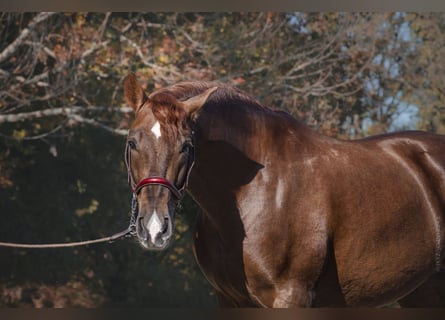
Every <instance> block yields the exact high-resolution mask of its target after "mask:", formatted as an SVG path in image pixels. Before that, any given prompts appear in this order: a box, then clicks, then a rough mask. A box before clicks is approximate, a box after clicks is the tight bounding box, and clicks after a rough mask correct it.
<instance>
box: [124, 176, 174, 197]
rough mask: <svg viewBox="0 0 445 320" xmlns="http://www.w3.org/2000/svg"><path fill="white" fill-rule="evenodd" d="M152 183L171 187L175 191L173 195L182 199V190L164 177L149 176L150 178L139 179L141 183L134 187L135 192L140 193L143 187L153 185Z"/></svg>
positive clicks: (172, 191)
mask: <svg viewBox="0 0 445 320" xmlns="http://www.w3.org/2000/svg"><path fill="white" fill-rule="evenodd" d="M152 184H154V185H160V186H163V187H166V188H167V189H169V190H170V191H171V193H173V195H174V196H175V197H176V198H177V199H178V200H181V199H182V193H181V191H179V190H178V189H177V188H176V187H175V186H174V185H173V184H172V183H171V182H170V181H168V180H167V179H165V178H162V177H148V178H144V179H142V180H141V181H139V183H138V184H137V185H136V187H135V188H134V189H133V193H135V194H138V193H139V191H141V189H142V188H143V187H146V186H148V185H152Z"/></svg>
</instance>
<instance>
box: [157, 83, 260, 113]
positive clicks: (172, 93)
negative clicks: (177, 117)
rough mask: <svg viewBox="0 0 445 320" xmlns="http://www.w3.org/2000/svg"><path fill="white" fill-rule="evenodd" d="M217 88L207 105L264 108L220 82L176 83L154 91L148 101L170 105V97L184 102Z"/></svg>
mask: <svg viewBox="0 0 445 320" xmlns="http://www.w3.org/2000/svg"><path fill="white" fill-rule="evenodd" d="M215 86H217V87H218V90H216V91H215V92H214V93H213V94H212V95H210V97H209V99H208V102H209V103H216V104H217V103H220V102H225V103H227V102H231V103H235V104H236V105H244V106H251V107H258V108H260V109H264V107H263V106H262V105H261V104H260V103H259V102H258V101H257V100H256V99H255V98H253V97H252V96H250V95H249V94H247V93H245V92H244V91H241V90H240V89H238V88H235V87H232V86H229V85H227V84H224V83H220V82H203V81H185V82H180V83H177V84H175V85H173V86H170V87H165V88H161V89H158V90H156V91H154V92H153V93H152V94H151V95H150V99H151V100H153V101H156V102H158V103H161V104H162V103H164V104H171V102H172V97H174V98H175V99H177V100H180V101H184V100H187V99H189V98H191V97H193V96H196V95H198V94H200V93H202V92H204V91H205V90H207V89H209V88H212V87H215Z"/></svg>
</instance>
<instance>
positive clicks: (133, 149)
mask: <svg viewBox="0 0 445 320" xmlns="http://www.w3.org/2000/svg"><path fill="white" fill-rule="evenodd" d="M215 89H216V87H214V88H210V89H207V90H206V91H204V92H203V93H201V94H199V95H197V96H194V97H191V98H189V99H187V100H185V101H179V100H177V99H176V98H175V97H173V96H172V95H171V94H168V93H160V94H156V95H154V96H153V97H152V96H150V97H148V96H146V95H145V93H144V91H143V89H142V87H141V85H140V84H139V83H138V81H137V80H136V77H135V75H134V74H129V75H128V76H127V77H126V79H125V83H124V91H125V98H126V100H127V103H128V104H129V105H130V106H131V107H132V108H133V109H134V111H135V120H134V122H133V124H132V126H131V128H130V131H129V134H128V138H127V147H126V155H125V157H126V162H127V168H128V176H129V181H130V184H131V187H132V188H133V192H134V194H135V196H136V197H137V204H138V209H137V210H138V211H137V212H138V214H137V219H136V231H137V237H138V239H139V242H140V243H141V244H142V246H143V247H144V248H147V249H153V250H162V249H165V248H166V247H167V246H168V244H169V242H170V239H171V237H172V235H173V230H174V221H173V220H174V211H175V208H176V207H177V205H178V204H179V202H180V201H181V198H182V195H183V192H184V189H185V187H186V184H187V180H188V175H189V173H190V170H191V168H192V166H193V161H194V149H193V147H194V145H193V142H194V140H193V130H192V128H191V122H190V119H191V115H192V114H193V113H194V112H195V111H196V110H198V109H199V108H200V107H201V106H202V105H203V104H204V103H205V102H206V100H207V98H208V97H209V95H210V94H211V93H212V92H213V91H214V90H215Z"/></svg>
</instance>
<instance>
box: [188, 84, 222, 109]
mask: <svg viewBox="0 0 445 320" xmlns="http://www.w3.org/2000/svg"><path fill="white" fill-rule="evenodd" d="M216 89H218V87H213V88H210V89H207V90H206V91H204V92H203V93H201V94H198V95H197V96H194V97H191V98H190V99H188V100H185V101H183V102H181V103H180V105H181V106H182V107H183V108H184V110H185V111H186V112H187V113H188V114H192V113H194V112H196V111H197V110H199V109H200V108H201V107H202V106H203V105H204V104H205V103H206V101H207V99H208V98H209V96H210V95H211V94H212V92H213V91H215V90H216Z"/></svg>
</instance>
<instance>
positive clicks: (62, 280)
mask: <svg viewBox="0 0 445 320" xmlns="http://www.w3.org/2000/svg"><path fill="white" fill-rule="evenodd" d="M444 32H445V15H444V14H442V13H429V14H423V13H422V14H420V13H378V14H375V13H373V14H368V13H298V12H296V13H291V12H289V13H269V12H263V13H221V12H218V13H205V14H202V13H0V214H1V217H2V223H1V224H0V240H5V241H25V242H52V241H57V242H60V241H75V240H84V239H89V238H95V237H97V236H105V235H110V234H112V233H114V232H116V231H119V230H121V229H123V228H125V227H126V226H127V223H128V212H129V201H130V192H129V188H128V186H127V181H126V173H125V169H124V167H125V165H124V163H123V148H124V141H125V134H126V130H127V129H128V126H129V124H130V122H131V119H132V113H131V112H130V110H129V108H127V107H126V106H125V104H124V101H123V97H122V81H123V78H124V77H125V76H126V75H127V74H128V72H130V71H133V72H136V73H137V75H138V77H139V79H140V80H141V81H142V82H143V83H144V86H145V88H146V90H147V91H148V92H150V91H152V90H154V89H155V88H158V87H162V86H165V85H170V84H173V83H175V82H178V81H182V80H208V81H222V82H225V83H230V84H232V85H234V86H237V87H239V88H241V89H243V90H245V91H247V92H249V93H251V94H252V95H253V96H255V97H256V98H258V99H259V100H260V101H261V102H262V103H263V104H265V105H267V106H270V107H273V108H277V109H282V110H286V111H288V112H290V113H292V114H293V115H295V116H296V117H298V118H299V119H301V120H302V121H304V122H305V123H307V124H308V125H309V126H311V127H313V128H315V129H316V130H317V131H319V132H321V133H323V134H327V135H330V136H335V137H338V138H342V139H349V138H360V137H364V136H367V135H370V134H377V133H383V132H388V131H393V130H399V129H423V130H429V131H433V132H438V133H445V113H444V108H445V103H444V100H445V94H444V88H445V83H444V81H445V80H444V79H445V78H444V76H443V75H444V74H445V70H444V69H445V61H444V59H445V37H444ZM197 210H198V208H197V206H196V204H194V203H193V202H192V201H191V200H190V199H188V198H187V199H186V204H185V205H184V209H183V210H182V212H181V213H180V214H178V218H177V219H178V223H177V228H176V241H175V243H174V245H173V246H172V247H171V248H170V249H169V250H168V251H166V252H162V253H151V252H145V251H142V249H140V247H139V246H138V245H137V244H135V243H134V241H131V240H130V241H129V240H125V241H118V242H116V243H114V244H111V245H110V244H103V245H102V244H101V245H96V246H90V247H85V248H77V249H58V250H45V251H29V250H28V251H26V250H11V249H4V248H0V270H1V272H0V292H1V295H0V305H5V306H36V307H39V306H87V307H92V306H107V305H108V306H110V305H111V306H148V307H150V306H191V307H193V306H195V307H198V306H212V305H215V298H214V296H213V293H212V290H211V288H210V287H209V285H208V284H207V283H206V280H205V279H204V278H203V276H202V275H201V273H200V271H199V269H198V268H197V266H196V264H195V263H194V260H193V257H192V254H191V246H190V244H191V240H190V239H191V231H190V229H191V228H192V227H193V223H194V219H195V216H196V212H197Z"/></svg>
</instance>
